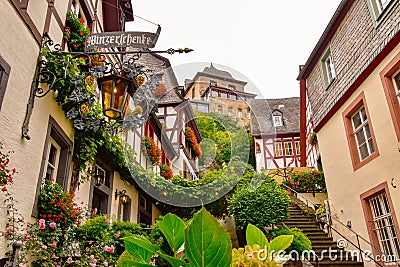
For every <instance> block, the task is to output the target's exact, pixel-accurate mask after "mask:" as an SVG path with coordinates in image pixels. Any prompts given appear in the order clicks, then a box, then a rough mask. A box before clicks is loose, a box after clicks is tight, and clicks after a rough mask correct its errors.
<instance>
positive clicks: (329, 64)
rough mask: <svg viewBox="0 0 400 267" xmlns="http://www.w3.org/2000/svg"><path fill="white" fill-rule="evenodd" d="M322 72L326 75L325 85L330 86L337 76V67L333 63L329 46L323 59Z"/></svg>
mask: <svg viewBox="0 0 400 267" xmlns="http://www.w3.org/2000/svg"><path fill="white" fill-rule="evenodd" d="M321 66H322V74H323V76H324V81H325V86H326V87H328V86H329V85H330V84H331V83H332V82H333V80H334V79H335V77H336V72H335V67H334V65H333V60H332V55H331V50H330V48H328V49H327V50H326V51H325V53H324V54H323V56H322V59H321Z"/></svg>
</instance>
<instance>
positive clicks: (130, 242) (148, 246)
mask: <svg viewBox="0 0 400 267" xmlns="http://www.w3.org/2000/svg"><path fill="white" fill-rule="evenodd" d="M124 242H125V248H126V250H127V251H128V252H129V253H130V254H131V256H132V258H131V260H132V262H133V261H134V262H136V263H135V264H136V265H137V263H141V264H148V263H150V260H151V257H152V256H153V255H154V254H158V255H159V256H160V257H161V258H163V259H165V260H167V261H168V262H169V263H171V265H172V266H173V267H180V266H186V263H185V262H184V261H182V260H180V259H177V258H174V257H171V256H168V255H167V254H165V253H164V252H163V251H162V250H161V249H160V248H159V247H157V246H156V245H153V244H152V243H151V242H150V241H149V240H147V239H146V238H144V237H141V236H129V237H126V238H124ZM128 260H129V259H127V260H126V261H125V262H128ZM136 265H133V266H136ZM137 266H139V265H137Z"/></svg>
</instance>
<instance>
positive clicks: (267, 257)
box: [231, 224, 293, 267]
mask: <svg viewBox="0 0 400 267" xmlns="http://www.w3.org/2000/svg"><path fill="white" fill-rule="evenodd" d="M246 240H247V245H246V246H245V248H239V249H236V248H234V249H233V250H232V264H231V266H232V267H253V266H254V267H264V266H266V267H273V266H282V264H283V263H285V262H286V261H287V260H288V259H289V257H290V256H289V255H286V256H281V255H280V252H281V251H284V250H285V249H287V248H288V247H289V246H290V244H291V243H292V241H293V236H292V235H281V236H279V237H277V238H274V239H273V240H272V241H271V242H268V239H267V238H266V236H265V235H264V233H263V232H262V231H261V230H260V229H259V228H257V227H256V226H254V225H252V224H249V225H248V226H247V229H246Z"/></svg>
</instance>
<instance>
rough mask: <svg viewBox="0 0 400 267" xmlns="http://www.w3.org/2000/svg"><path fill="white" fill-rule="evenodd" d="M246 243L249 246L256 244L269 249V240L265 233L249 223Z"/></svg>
mask: <svg viewBox="0 0 400 267" xmlns="http://www.w3.org/2000/svg"><path fill="white" fill-rule="evenodd" d="M246 241H247V245H250V246H253V245H255V244H257V245H259V246H260V247H261V248H262V249H264V248H265V247H267V248H268V239H267V238H266V237H265V235H264V233H263V232H262V231H261V230H260V229H259V228H258V227H256V226H254V225H252V224H251V223H249V224H248V225H247V229H246Z"/></svg>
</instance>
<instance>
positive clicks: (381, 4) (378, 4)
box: [368, 0, 396, 23]
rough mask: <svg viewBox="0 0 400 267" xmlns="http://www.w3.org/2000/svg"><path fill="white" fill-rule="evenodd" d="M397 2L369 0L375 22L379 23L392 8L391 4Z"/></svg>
mask: <svg viewBox="0 0 400 267" xmlns="http://www.w3.org/2000/svg"><path fill="white" fill-rule="evenodd" d="M395 2H396V1H394V0H386V1H382V0H369V1H368V3H369V7H370V9H371V13H372V16H373V18H374V19H375V21H377V22H378V23H379V21H380V20H381V19H382V16H381V15H382V14H383V13H384V12H385V10H386V9H387V8H388V7H389V6H391V3H395Z"/></svg>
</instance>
